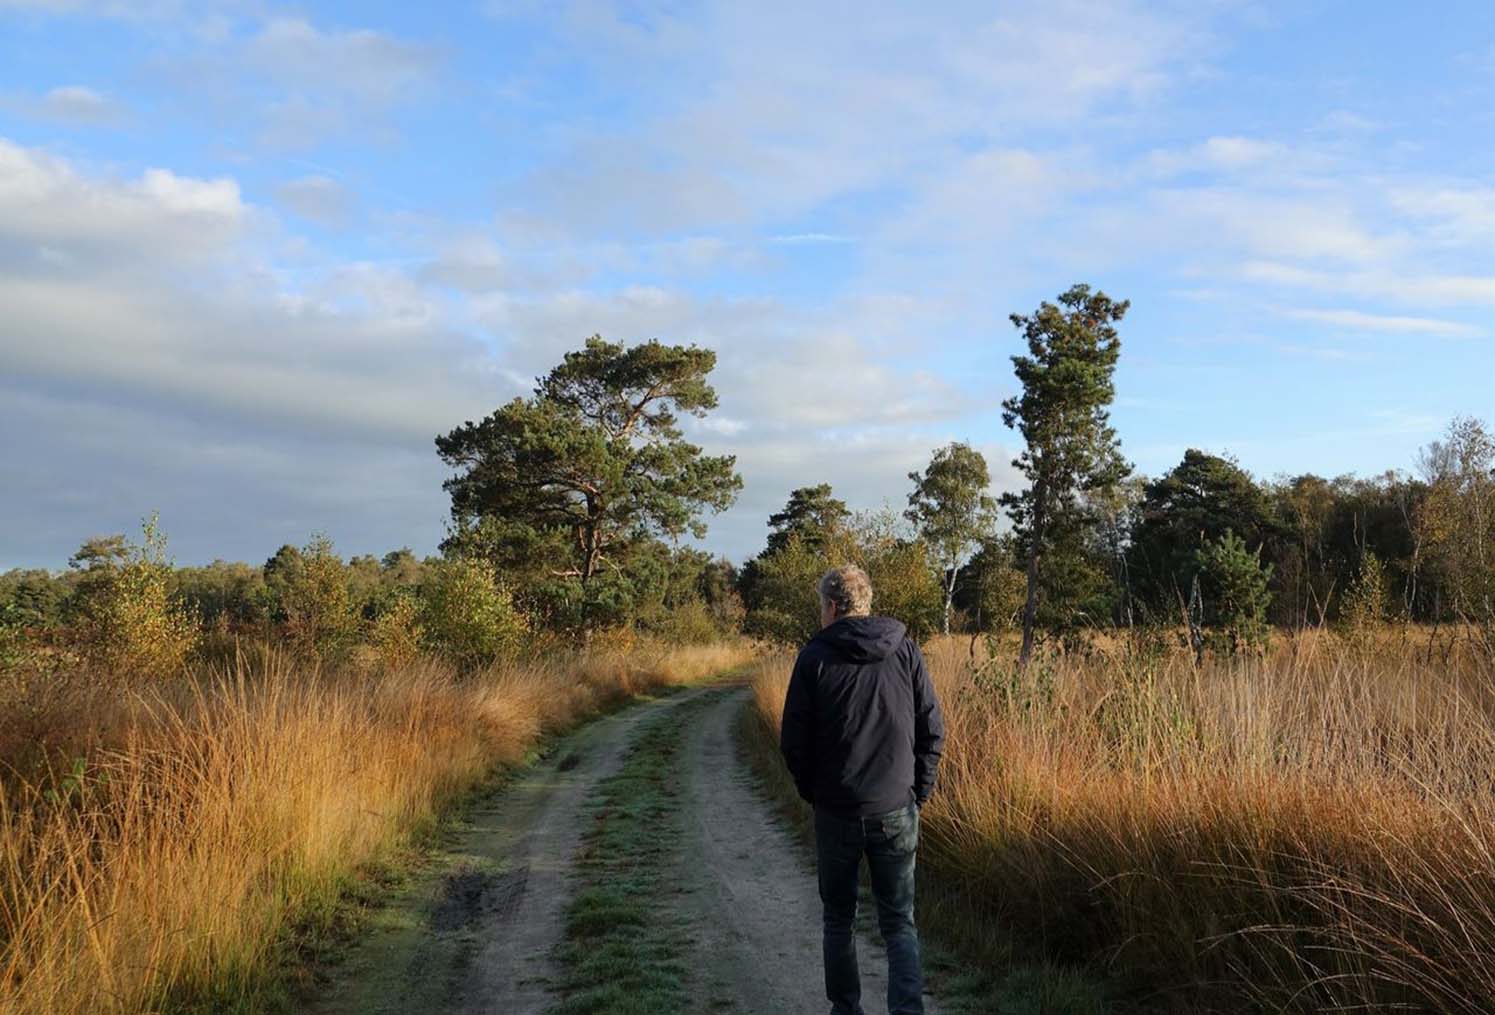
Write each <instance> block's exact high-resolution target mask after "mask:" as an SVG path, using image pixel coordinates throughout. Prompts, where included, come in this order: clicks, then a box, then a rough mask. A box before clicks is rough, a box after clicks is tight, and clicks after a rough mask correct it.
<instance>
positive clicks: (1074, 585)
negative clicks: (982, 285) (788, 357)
mask: <svg viewBox="0 0 1495 1015" xmlns="http://www.w3.org/2000/svg"><path fill="white" fill-rule="evenodd" d="M1126 309H1127V304H1126V303H1125V302H1117V301H1113V300H1111V299H1110V298H1108V297H1107V296H1105V294H1103V293H1100V292H1094V291H1092V290H1090V289H1089V287H1087V286H1084V285H1078V286H1075V287H1073V288H1071V289H1070V290H1068V291H1067V292H1065V293H1064V294H1062V295H1061V296H1060V297H1059V298H1058V301H1057V302H1054V303H1050V302H1045V303H1043V304H1042V305H1041V306H1040V307H1039V308H1038V310H1037V311H1035V312H1034V313H1033V314H1032V315H1027V316H1022V315H1014V316H1013V318H1012V321H1013V323H1014V325H1015V326H1016V327H1017V328H1018V330H1019V331H1020V332H1021V333H1022V335H1023V338H1024V342H1025V345H1026V347H1027V352H1026V354H1024V355H1019V356H1015V357H1014V358H1013V362H1014V368H1015V372H1016V374H1017V378H1018V381H1019V385H1020V390H1019V393H1018V394H1016V395H1014V396H1013V397H1012V398H1010V399H1008V400H1007V401H1006V402H1004V403H1003V406H1002V408H1003V413H1004V418H1005V420H1006V422H1007V424H1008V425H1009V426H1010V427H1011V428H1012V429H1013V430H1014V431H1016V432H1017V433H1018V434H1019V435H1020V436H1021V437H1022V448H1023V450H1022V452H1021V455H1020V456H1019V458H1018V459H1017V460H1015V462H1014V463H1013V464H1014V465H1015V466H1016V467H1017V468H1018V469H1019V470H1020V472H1021V473H1022V474H1023V475H1024V476H1025V477H1026V479H1027V485H1026V486H1025V487H1024V488H1023V489H1020V490H1015V491H1010V492H1008V493H1005V494H1004V495H1002V496H1001V497H1000V498H995V499H994V498H993V497H992V496H991V495H990V493H989V491H988V488H989V486H990V477H989V472H988V467H987V463H986V461H985V460H984V459H983V458H982V456H981V455H980V453H979V452H977V451H976V450H974V449H973V448H972V447H970V446H969V445H968V444H965V443H953V444H950V445H948V446H946V447H942V448H939V449H937V450H936V451H935V452H934V453H933V456H932V458H931V460H930V462H929V463H928V465H927V466H926V467H925V468H924V469H923V470H922V471H920V472H915V473H911V474H910V475H909V477H908V480H909V482H908V486H907V487H905V488H904V489H902V490H891V489H890V490H889V491H888V493H889V496H890V497H899V498H904V497H906V500H900V501H899V504H900V507H899V508H897V509H884V510H881V511H874V512H863V513H857V512H853V511H851V510H850V509H849V508H848V507H847V505H846V504H845V503H844V502H843V501H842V500H840V499H838V498H837V497H836V495H835V491H834V490H833V489H832V488H831V487H830V486H829V485H826V484H816V485H809V486H805V487H802V488H800V489H796V490H793V491H788V492H787V497H786V501H785V504H784V507H783V508H782V509H781V510H779V511H778V512H776V513H774V514H773V515H772V516H770V517H769V518H768V519H767V536H766V541H765V545H764V547H763V549H762V550H761V552H759V553H758V554H757V555H756V556H754V557H752V558H751V559H749V560H747V561H745V562H743V563H741V564H740V565H739V564H734V563H733V562H730V561H727V560H725V559H721V558H715V557H712V556H711V555H709V554H706V553H704V552H701V551H699V550H696V549H692V548H690V547H687V546H683V545H681V541H682V539H683V537H685V536H687V535H689V534H694V535H697V536H699V535H701V534H703V533H704V531H705V520H704V519H705V517H706V516H707V515H709V514H710V513H713V512H716V511H720V510H723V509H725V508H726V507H728V506H730V505H731V504H732V503H733V502H734V500H735V498H736V496H737V493H738V491H739V490H740V488H741V485H742V481H741V478H740V477H739V476H738V474H737V472H736V469H735V460H734V458H733V457H732V456H730V455H723V456H711V455H707V454H705V453H704V452H703V451H702V449H701V448H699V447H697V446H695V445H693V444H691V443H690V442H689V441H687V440H686V439H685V437H684V435H683V432H682V430H681V428H680V425H679V424H680V416H682V415H684V414H690V415H694V416H698V417H701V416H705V415H707V414H709V413H710V412H711V411H712V410H713V409H714V408H715V406H716V401H717V400H716V392H715V391H714V389H713V388H712V387H711V385H710V383H709V381H708V377H709V374H710V373H711V371H712V369H713V367H714V365H715V354H714V353H713V352H711V351H710V350H707V349H702V348H698V347H696V346H676V345H665V344H662V343H660V342H658V341H651V342H645V343H641V344H637V345H633V346H626V345H623V344H619V343H612V342H607V341H604V340H603V339H601V338H600V337H595V336H594V337H593V338H592V339H590V340H588V341H587V343H586V344H585V346H584V348H582V349H579V350H578V351H575V352H573V353H570V354H568V355H567V356H566V357H565V359H564V361H563V362H562V363H560V364H559V365H557V366H556V367H555V369H553V370H552V371H551V372H550V373H549V374H548V375H547V376H545V377H544V378H542V379H540V381H539V382H538V384H537V386H536V388H535V391H534V393H533V395H531V396H529V397H526V398H516V399H514V400H513V401H511V402H509V403H508V404H506V405H503V406H501V407H499V408H498V409H497V410H495V411H494V412H493V413H492V414H490V415H489V416H487V417H485V418H484V419H482V420H480V421H476V422H472V421H469V422H466V423H463V424H462V425H460V426H458V427H456V428H454V429H453V430H452V431H450V432H449V433H447V434H443V435H441V436H439V437H437V439H436V447H437V453H438V454H439V455H440V456H441V458H442V460H443V461H444V462H445V463H446V464H447V465H448V466H450V467H451V469H452V475H451V478H450V479H449V480H448V481H447V483H446V490H447V492H448V493H449V494H450V496H451V505H452V521H451V526H450V530H449V535H448V537H447V539H446V540H445V542H444V543H443V544H442V547H441V553H440V554H439V555H438V556H435V557H430V558H426V559H419V558H417V557H416V556H415V555H414V554H413V553H412V552H411V551H410V550H408V549H396V550H393V551H391V552H389V553H387V554H385V555H384V556H382V557H373V556H359V557H353V558H352V559H348V560H344V559H342V558H341V557H339V556H338V555H337V554H336V552H335V550H334V548H333V547H332V546H331V544H329V543H328V542H327V541H326V540H325V539H323V538H320V537H317V538H313V539H312V540H311V541H310V542H309V543H308V544H307V545H306V546H304V547H299V548H298V547H294V546H289V545H288V546H283V547H281V548H280V549H279V550H277V551H276V552H275V553H274V554H273V555H272V556H271V557H270V558H269V559H268V560H266V561H265V562H264V563H263V564H260V565H257V566H256V565H251V564H245V563H228V562H224V561H215V562H214V563H212V564H210V565H207V566H204V567H180V568H174V567H167V566H166V557H165V555H164V549H163V547H162V545H161V543H160V538H159V536H158V535H156V534H155V533H154V531H153V530H151V531H149V532H148V533H147V538H146V540H145V542H144V543H137V542H135V541H132V540H130V539H127V538H126V537H125V536H123V535H115V536H106V537H98V538H92V539H89V540H88V541H86V542H85V543H83V545H82V546H81V547H80V548H79V550H78V552H77V553H76V554H75V555H74V556H73V558H72V560H71V561H70V562H69V567H68V568H67V569H66V570H65V571H60V572H52V571H47V570H24V569H18V570H12V571H8V572H6V573H4V574H3V575H0V627H3V628H6V629H8V630H10V631H11V632H12V640H14V638H15V637H19V636H20V635H19V634H18V633H17V632H29V635H28V636H30V637H33V638H37V637H40V638H47V637H52V636H54V635H55V632H58V631H62V630H66V629H68V628H70V627H75V626H77V625H80V624H86V623H88V622H89V618H90V617H94V618H95V619H96V616H97V614H98V612H99V609H100V607H99V601H100V596H101V592H100V590H101V589H106V588H111V587H114V585H113V584H111V582H112V581H113V579H111V576H115V575H118V574H119V573H121V571H122V570H123V569H127V568H128V567H130V566H132V565H131V562H132V561H133V562H135V565H137V566H145V565H149V566H154V567H157V568H162V569H163V570H162V571H161V574H162V575H163V581H164V582H165V585H166V594H167V595H168V597H169V598H170V600H171V601H172V602H173V603H174V604H175V607H174V608H177V609H179V610H181V611H182V612H183V615H184V616H188V617H190V618H191V619H192V621H193V622H194V623H195V624H198V625H200V626H201V628H202V629H204V630H206V631H215V630H216V631H218V632H222V633H228V632H249V631H266V632H267V631H270V630H272V629H276V628H283V629H286V630H292V631H294V630H300V631H302V632H305V631H306V630H307V629H308V627H310V628H311V629H313V630H314V631H320V632H322V634H317V635H315V637H323V636H324V635H325V633H326V631H328V630H331V631H335V632H339V634H338V637H339V638H343V639H344V640H348V639H355V640H356V636H357V635H359V633H360V632H364V633H365V634H366V633H367V632H369V631H373V630H375V629H377V628H378V625H379V624H380V623H381V621H383V622H385V623H389V622H388V621H387V620H385V618H387V617H388V616H389V615H390V614H391V611H401V613H402V615H403V616H405V617H406V619H407V620H408V621H409V622H410V623H417V622H420V621H421V618H426V620H425V621H424V622H423V623H424V626H423V627H422V630H427V629H429V628H430V627H431V626H432V625H433V624H436V625H437V626H439V625H440V623H442V622H441V621H440V619H439V618H437V617H435V615H434V614H432V613H431V610H432V605H431V604H432V601H433V598H438V599H439V598H441V597H446V598H445V599H443V600H442V601H443V603H444V604H445V606H444V608H445V609H447V610H449V611H450V610H456V611H457V612H458V613H461V612H462V611H463V610H467V609H476V607H472V606H471V605H470V604H469V605H465V606H464V605H462V604H464V603H468V600H465V599H462V598H460V597H461V596H471V595H474V594H477V593H475V592H474V591H473V588H474V583H476V586H477V587H480V588H479V591H480V592H481V596H480V600H481V602H486V603H490V604H491V603H492V602H498V603H501V610H500V612H501V613H502V614H503V616H504V617H505V618H507V619H506V620H505V621H504V623H506V624H509V623H512V625H513V626H514V627H515V629H516V630H523V631H525V632H530V633H544V634H547V635H553V636H557V637H580V638H589V637H591V636H593V635H594V634H596V633H598V632H605V631H619V630H627V631H633V632H636V633H639V634H646V635H651V636H657V637H660V638H663V639H667V640H671V641H681V642H693V641H709V640H712V639H716V638H721V637H723V636H728V635H733V634H736V633H739V632H741V633H746V634H749V635H754V636H760V637H766V638H771V639H775V640H783V641H794V640H797V639H800V638H803V637H805V636H807V635H808V634H809V633H811V632H812V631H813V629H814V626H815V624H816V609H815V593H814V588H813V586H814V580H815V578H816V576H817V575H818V574H820V573H821V572H822V571H823V570H824V569H825V568H827V567H829V566H831V565H833V564H839V563H842V562H847V561H852V562H857V563H860V564H862V565H863V566H864V567H866V568H867V570H868V571H869V572H870V574H871V575H872V579H873V582H874V586H875V588H876V589H877V601H876V603H875V604H874V605H875V608H876V609H878V610H879V611H881V612H887V613H890V614H892V615H895V616H898V617H899V618H901V619H903V620H904V621H905V622H906V623H907V624H908V625H909V627H910V628H911V629H912V631H913V632H914V633H915V634H917V635H920V636H925V635H928V634H931V633H934V632H937V631H940V630H946V631H950V632H952V633H953V632H973V633H974V632H995V633H1000V632H1001V631H1004V630H1013V631H1021V632H1022V633H1023V635H1024V639H1023V653H1024V657H1025V658H1026V656H1027V655H1028V654H1029V653H1030V652H1031V651H1032V650H1033V647H1034V646H1035V645H1037V644H1042V643H1044V642H1048V643H1073V642H1074V640H1075V639H1082V638H1084V637H1085V635H1086V634H1087V632H1091V631H1095V630H1099V629H1111V628H1116V627H1128V628H1139V627H1149V626H1157V627H1174V628H1181V629H1182V628H1187V629H1188V630H1189V632H1190V634H1191V636H1192V637H1193V638H1194V639H1195V641H1196V648H1197V649H1198V650H1199V651H1201V652H1202V651H1203V650H1204V648H1205V647H1206V645H1208V647H1209V648H1211V649H1213V650H1217V651H1222V652H1237V651H1242V650H1245V649H1249V648H1251V647H1252V646H1254V645H1259V644H1260V642H1261V640H1262V638H1263V637H1264V636H1265V634H1266V632H1267V630H1268V629H1269V627H1271V626H1275V627H1278V628H1303V627H1312V626H1323V625H1334V624H1364V623H1380V622H1386V621H1391V620H1401V621H1409V622H1419V623H1433V624H1445V623H1448V624H1459V625H1462V626H1463V627H1464V628H1466V629H1469V630H1471V631H1473V632H1475V634H1474V635H1471V636H1480V637H1483V638H1485V639H1486V640H1487V641H1488V640H1489V638H1490V631H1491V627H1492V619H1495V606H1492V604H1495V437H1492V434H1491V431H1490V429H1489V427H1488V425H1487V424H1486V423H1485V422H1483V421H1480V420H1477V419H1472V418H1456V419H1454V420H1453V421H1452V422H1451V423H1450V424H1449V426H1448V428H1447V431H1446V433H1445V434H1444V435H1443V436H1441V437H1440V438H1439V439H1438V440H1436V441H1434V442H1432V443H1430V444H1429V445H1428V446H1427V447H1426V448H1425V449H1424V450H1423V452H1422V453H1421V455H1420V456H1419V458H1418V460H1417V461H1415V462H1410V463H1400V464H1401V465H1402V466H1403V468H1402V469H1393V470H1389V471H1387V472H1386V473H1384V474H1382V475H1380V476H1375V477H1355V476H1337V477H1326V476H1319V475H1313V474H1305V475H1301V476H1293V477H1286V478H1277V479H1272V480H1262V479H1258V478H1256V477H1253V476H1252V475H1251V474H1249V473H1248V472H1247V471H1246V470H1245V469H1243V468H1242V467H1241V466H1240V465H1239V463H1237V462H1236V461H1234V460H1233V459H1231V458H1230V457H1228V456H1224V455H1217V454H1211V453H1208V452H1205V451H1202V450H1194V449H1191V450H1189V451H1187V452H1186V453H1185V454H1184V456H1183V459H1182V460H1181V461H1180V462H1179V463H1178V464H1177V465H1176V466H1174V467H1173V469H1171V470H1170V471H1169V472H1167V473H1166V474H1164V475H1161V476H1157V477H1152V478H1149V477H1143V476H1140V475H1137V474H1135V473H1134V472H1133V471H1132V469H1131V467H1130V465H1129V464H1128V463H1127V462H1126V460H1125V458H1124V456H1123V454H1122V442H1121V438H1120V436H1119V435H1117V434H1116V433H1115V432H1114V430H1113V429H1112V428H1111V426H1110V422H1109V417H1108V407H1109V405H1110V402H1111V400H1112V398H1113V394H1114V392H1113V387H1112V374H1113V371H1114V368H1115V365H1116V362H1117V359H1118V357H1119V355H1120V348H1121V342H1120V337H1119V335H1118V331H1117V325H1118V323H1119V322H1120V321H1121V320H1122V319H1123V317H1124V315H1125V313H1126ZM1326 453H1331V449H1326ZM904 504H906V508H905V507H903V506H902V505H904ZM458 572H460V573H458ZM454 575H455V577H454ZM115 584H117V583H115ZM453 589H456V590H457V592H453ZM453 595H458V598H457V599H456V600H453V599H452V598H451V597H452V596H453ZM472 602H479V600H472ZM329 604H330V605H329ZM485 608H486V607H485ZM327 610H332V611H333V612H334V614H335V615H334V616H332V617H331V619H330V620H329V619H328V618H327V617H324V616H322V612H325V611H327ZM490 612H491V610H490ZM448 626H449V625H448ZM48 632H52V634H49V633H48ZM1480 632H1482V634H1480ZM314 640H315V638H314ZM457 640H458V641H460V638H458V639H457ZM512 640H513V639H509V638H499V639H497V640H496V641H494V642H493V643H492V644H493V645H494V646H498V645H501V644H508V643H510V642H511V641H512ZM454 643H455V642H454ZM494 651H497V648H495V649H494ZM479 655H482V653H479Z"/></svg>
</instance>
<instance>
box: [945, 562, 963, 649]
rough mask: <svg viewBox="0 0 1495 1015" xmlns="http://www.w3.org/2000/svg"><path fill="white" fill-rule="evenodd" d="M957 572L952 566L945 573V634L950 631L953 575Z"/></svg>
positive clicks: (953, 588) (953, 587) (953, 591)
mask: <svg viewBox="0 0 1495 1015" xmlns="http://www.w3.org/2000/svg"><path fill="white" fill-rule="evenodd" d="M959 573H960V571H959V569H958V568H953V567H952V568H950V569H949V570H948V571H947V572H946V575H945V628H944V633H945V634H949V633H950V610H951V609H952V608H953V606H954V605H955V577H956V575H958V574H959Z"/></svg>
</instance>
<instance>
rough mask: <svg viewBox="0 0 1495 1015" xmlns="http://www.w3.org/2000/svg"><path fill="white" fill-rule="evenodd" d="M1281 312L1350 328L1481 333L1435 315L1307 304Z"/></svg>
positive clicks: (1457, 334) (1456, 335)
mask: <svg viewBox="0 0 1495 1015" xmlns="http://www.w3.org/2000/svg"><path fill="white" fill-rule="evenodd" d="M1281 313H1282V314H1283V316H1285V317H1291V318H1293V319H1294V320H1298V321H1312V322H1313V323H1315V324H1328V325H1332V326H1334V327H1337V328H1345V329H1348V330H1351V331H1384V332H1393V333H1401V334H1413V335H1442V336H1446V337H1449V338H1467V337H1469V336H1471V335H1480V334H1483V333H1484V332H1483V330H1482V329H1480V328H1476V327H1475V326H1474V325H1472V324H1465V323H1463V322H1461V321H1448V320H1442V319H1440V318H1435V317H1405V316H1400V315H1396V314H1371V313H1366V312H1365V311H1362V310H1342V309H1341V310H1323V309H1315V308H1306V307H1289V308H1284V309H1283V310H1282V311H1281Z"/></svg>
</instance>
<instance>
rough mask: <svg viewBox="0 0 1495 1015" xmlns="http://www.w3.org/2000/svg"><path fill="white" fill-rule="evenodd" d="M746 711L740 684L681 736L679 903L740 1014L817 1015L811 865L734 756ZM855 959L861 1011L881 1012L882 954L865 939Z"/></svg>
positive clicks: (711, 971)
mask: <svg viewBox="0 0 1495 1015" xmlns="http://www.w3.org/2000/svg"><path fill="white" fill-rule="evenodd" d="M747 705H748V691H747V689H746V688H742V689H738V690H734V691H732V692H731V693H728V694H725V695H723V696H721V698H720V699H719V700H718V701H717V702H716V703H715V704H714V705H712V707H711V708H709V709H708V710H707V711H706V712H705V713H704V715H703V718H702V721H701V723H700V724H699V725H698V726H697V727H696V728H695V729H694V730H692V731H691V732H690V734H689V735H688V737H687V750H686V751H685V753H684V757H685V759H686V763H687V765H688V768H689V771H690V781H689V791H688V794H687V796H686V808H687V810H686V815H685V824H686V833H687V834H686V848H685V872H684V887H686V889H687V893H686V896H685V898H686V900H687V901H686V903H685V904H686V906H687V907H688V908H689V909H690V910H691V911H692V914H693V917H694V919H693V920H692V923H693V925H694V927H695V928H696V933H697V935H698V937H697V940H698V941H699V943H700V948H699V954H700V957H701V959H702V961H704V962H705V964H706V973H707V976H708V977H709V978H710V979H711V980H714V981H715V982H716V983H718V984H719V985H720V986H719V987H718V988H717V992H718V993H721V994H724V995H725V996H727V997H730V998H733V999H734V1000H735V1002H736V1006H737V1009H738V1011H740V1012H742V1013H744V1015H760V1013H768V1012H772V1013H775V1015H824V1012H825V1011H826V1010H827V1008H828V1007H829V1004H828V1002H826V1001H825V999H824V987H823V983H824V980H823V976H822V971H821V962H820V896H819V894H818V892H817V889H816V882H815V866H814V860H813V857H811V856H810V855H809V851H808V850H806V849H805V848H804V846H803V845H802V844H801V843H799V842H798V841H796V840H795V839H794V838H793V837H792V836H791V835H790V833H789V831H788V830H787V829H786V828H785V827H784V825H783V822H782V820H781V819H780V818H779V817H778V815H776V814H775V813H774V811H773V808H772V806H771V805H770V804H769V803H768V802H767V801H766V800H764V799H763V797H762V796H760V795H759V792H758V791H757V789H756V780H755V777H754V776H753V774H752V771H751V770H750V768H749V766H748V763H747V761H746V760H745V759H744V758H743V757H742V755H741V748H740V745H739V743H738V740H737V737H736V735H735V730H734V726H735V724H736V722H737V719H738V717H739V716H740V715H741V713H742V710H743V709H744V708H745V707H747ZM858 958H859V959H860V964H861V971H862V1005H863V1007H864V1008H865V1009H866V1010H867V1013H868V1015H885V1013H886V1012H887V1010H888V1009H887V989H888V986H887V959H886V955H885V953H884V952H883V949H882V948H881V946H880V945H878V944H875V943H874V942H873V941H872V940H871V939H869V938H867V937H866V936H865V935H864V936H863V937H862V938H861V939H860V940H859V942H858ZM925 1001H926V1006H927V1010H928V1011H929V1012H931V1013H934V1012H936V1011H937V1009H936V1008H935V1007H934V1005H933V1001H932V999H930V998H926V999H925Z"/></svg>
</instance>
